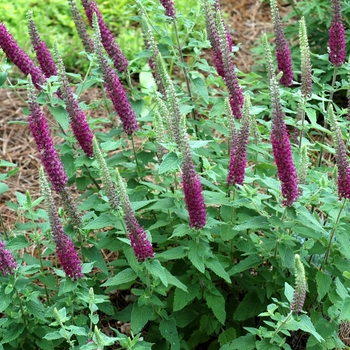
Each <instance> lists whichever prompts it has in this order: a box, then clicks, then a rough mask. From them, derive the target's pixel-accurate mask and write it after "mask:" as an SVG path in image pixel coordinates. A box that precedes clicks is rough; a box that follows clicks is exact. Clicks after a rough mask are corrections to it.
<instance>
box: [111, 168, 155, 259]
mask: <svg viewBox="0 0 350 350" xmlns="http://www.w3.org/2000/svg"><path fill="white" fill-rule="evenodd" d="M116 177H117V191H118V195H119V199H120V202H121V205H122V208H123V212H124V221H125V225H126V228H127V230H128V236H129V238H130V241H131V247H132V249H133V250H134V253H135V256H136V258H137V260H138V261H144V260H146V259H147V258H153V256H154V254H153V248H152V244H151V242H150V241H149V240H148V237H147V234H146V232H145V230H144V229H143V228H142V227H141V226H140V224H139V222H138V221H137V219H136V217H135V213H134V210H133V209H132V206H131V203H130V199H129V196H128V194H127V193H126V188H125V185H124V182H123V179H122V178H121V176H120V174H119V171H118V169H116Z"/></svg>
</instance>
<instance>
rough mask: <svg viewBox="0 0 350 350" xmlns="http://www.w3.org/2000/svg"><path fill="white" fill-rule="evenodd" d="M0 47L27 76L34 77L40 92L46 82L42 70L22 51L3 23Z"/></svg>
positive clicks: (0, 31) (0, 32) (1, 25)
mask: <svg viewBox="0 0 350 350" xmlns="http://www.w3.org/2000/svg"><path fill="white" fill-rule="evenodd" d="M0 47H1V48H2V50H3V51H4V52H5V55H6V57H7V58H8V59H9V60H10V61H12V62H13V63H14V64H15V65H16V66H17V67H18V68H19V69H20V70H21V71H22V72H23V73H24V74H25V75H26V76H28V75H29V74H30V75H31V76H32V81H33V83H34V85H35V87H36V88H37V89H38V90H41V86H40V85H43V84H44V83H45V81H46V79H45V76H44V74H43V72H42V71H41V69H40V68H39V67H37V66H36V65H35V64H34V62H33V61H32V60H31V59H30V58H29V56H28V55H27V54H26V53H25V52H24V50H22V49H21V48H20V47H19V46H18V44H17V42H16V41H15V39H14V38H13V36H12V35H11V34H10V32H9V31H8V30H7V29H6V27H5V25H4V24H3V23H0Z"/></svg>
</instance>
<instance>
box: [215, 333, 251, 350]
mask: <svg viewBox="0 0 350 350" xmlns="http://www.w3.org/2000/svg"><path fill="white" fill-rule="evenodd" d="M255 341H256V336H255V335H253V334H247V335H244V336H243V337H239V338H237V339H235V340H234V341H232V342H230V343H228V344H225V345H224V346H222V347H221V348H220V350H243V349H244V350H255Z"/></svg>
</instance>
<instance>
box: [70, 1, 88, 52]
mask: <svg viewBox="0 0 350 350" xmlns="http://www.w3.org/2000/svg"><path fill="white" fill-rule="evenodd" d="M68 2H69V7H70V12H71V14H72V17H73V21H74V23H75V27H76V28H77V31H78V35H79V38H80V40H81V42H82V43H83V45H84V48H85V51H86V52H89V53H93V52H94V42H93V40H92V38H91V37H90V35H89V33H88V32H87V29H86V26H85V23H84V21H83V18H82V17H81V15H80V12H79V9H78V7H77V3H76V2H75V0H68Z"/></svg>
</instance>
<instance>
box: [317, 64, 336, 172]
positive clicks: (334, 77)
mask: <svg viewBox="0 0 350 350" xmlns="http://www.w3.org/2000/svg"><path fill="white" fill-rule="evenodd" d="M337 71H338V67H337V66H334V71H333V78H332V91H331V93H330V94H329V101H328V105H327V109H326V110H327V111H328V108H329V106H330V104H331V103H332V100H333V95H334V85H335V81H336V79H337ZM327 126H328V123H327V118H325V119H324V128H327ZM325 137H326V134H325V133H324V132H322V140H321V145H323V144H324V140H325ZM322 157H323V148H322V147H321V150H320V156H319V159H318V166H319V167H320V166H321V164H322Z"/></svg>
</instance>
